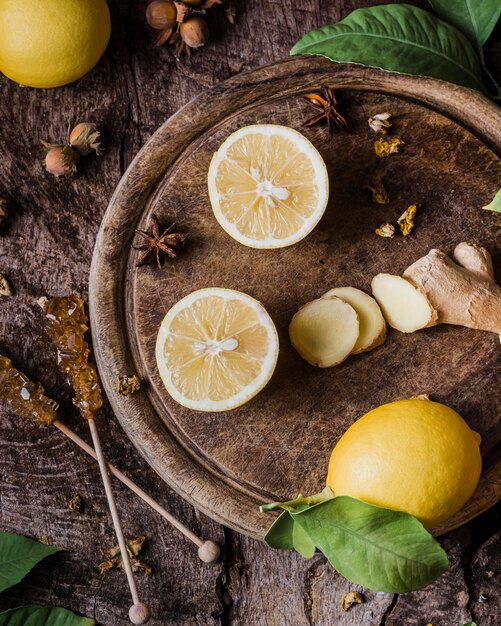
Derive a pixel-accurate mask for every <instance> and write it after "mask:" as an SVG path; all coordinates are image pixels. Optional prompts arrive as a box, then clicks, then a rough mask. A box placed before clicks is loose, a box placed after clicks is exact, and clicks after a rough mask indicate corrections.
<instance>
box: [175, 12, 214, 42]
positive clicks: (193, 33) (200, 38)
mask: <svg viewBox="0 0 501 626" xmlns="http://www.w3.org/2000/svg"><path fill="white" fill-rule="evenodd" d="M179 33H180V35H181V38H182V40H183V41H184V43H185V44H186V45H187V46H189V47H190V48H200V46H203V45H204V44H205V42H206V41H207V39H208V38H209V28H208V26H207V24H206V23H205V21H204V20H203V18H201V17H200V16H198V15H193V16H192V17H189V18H188V19H187V20H186V21H185V22H183V23H182V24H181V25H180V27H179Z"/></svg>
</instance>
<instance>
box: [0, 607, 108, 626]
mask: <svg viewBox="0 0 501 626" xmlns="http://www.w3.org/2000/svg"><path fill="white" fill-rule="evenodd" d="M95 623H96V621H95V620H93V619H90V618H89V617H79V616H78V615H75V614H74V613H72V612H71V611H67V610H66V609H62V608H60V607H56V606H35V605H31V606H20V607H19V608H17V609H12V610H10V611H6V612H5V613H0V626H94V624H95Z"/></svg>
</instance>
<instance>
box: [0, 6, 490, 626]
mask: <svg viewBox="0 0 501 626" xmlns="http://www.w3.org/2000/svg"><path fill="white" fill-rule="evenodd" d="M378 1H379V0H376V1H374V2H372V1H369V0H367V1H364V2H362V1H361V0H345V1H336V2H323V1H319V0H303V1H301V2H296V1H294V0H280V1H278V0H270V1H266V2H264V1H263V0H247V1H245V2H244V1H243V0H237V6H238V11H239V17H238V20H237V24H236V26H235V27H234V28H230V27H229V26H228V25H226V23H225V21H224V19H220V18H216V17H215V15H214V17H213V18H212V23H211V28H212V32H213V36H212V39H211V41H210V42H209V43H208V44H207V45H206V46H205V48H204V49H203V50H201V51H200V52H199V53H197V54H196V55H194V56H193V58H192V59H191V60H189V61H182V62H177V61H176V60H175V59H174V57H173V54H172V50H171V49H169V48H161V49H158V50H154V49H152V48H151V46H150V41H149V36H148V33H147V31H146V30H145V29H144V27H143V24H142V23H141V21H140V20H139V19H138V14H139V12H140V6H139V4H140V3H139V2H136V1H134V0H128V1H126V0H122V1H120V2H119V1H118V0H110V1H109V4H110V8H111V11H112V20H113V34H112V41H111V43H110V46H109V48H108V50H107V52H106V54H105V56H104V57H103V59H102V61H101V62H100V63H99V65H98V66H97V67H96V68H95V70H93V71H92V72H91V73H90V74H89V75H88V76H86V77H85V78H84V79H82V80H81V81H79V82H77V83H75V84H74V85H69V86H67V87H63V88H60V89H57V90H50V91H43V90H40V91H35V90H32V89H21V88H19V87H18V86H17V85H14V84H13V83H11V82H9V81H8V80H7V79H5V78H4V77H1V76H0V122H1V123H0V155H1V159H0V192H4V193H6V194H8V195H9V196H10V197H11V199H12V200H13V201H14V203H15V208H14V209H13V211H12V216H11V218H10V219H9V221H8V223H7V225H6V230H5V234H4V235H3V236H0V271H3V272H5V273H6V275H7V276H9V278H10V279H11V282H12V284H13V287H14V296H13V297H12V298H11V299H9V300H6V299H3V300H2V301H1V302H0V351H2V352H3V353H6V354H8V355H9V356H11V357H12V358H13V359H14V361H15V362H16V364H17V365H18V366H19V367H22V368H23V369H24V370H25V371H26V372H27V373H28V374H29V375H30V376H32V377H33V378H36V379H39V380H40V381H41V382H43V384H44V385H45V386H46V388H47V390H48V392H49V394H50V395H52V396H53V397H55V398H56V399H57V400H58V401H59V402H61V404H62V412H61V416H62V417H63V419H65V421H67V423H68V424H69V425H70V426H71V427H72V428H74V429H75V430H76V431H77V432H78V433H79V434H80V435H81V436H83V437H84V438H85V437H87V432H86V426H85V424H82V423H81V422H80V420H79V418H78V416H77V415H76V414H75V412H74V410H73V407H72V405H71V393H70V390H69V389H68V387H67V385H66V383H65V381H64V379H63V377H62V376H61V375H60V374H59V372H58V370H57V368H56V367H55V366H54V361H53V354H52V352H51V350H50V347H49V343H48V341H47V338H46V336H45V334H44V332H43V330H42V324H41V321H40V318H39V314H38V311H37V307H36V305H35V300H36V299H37V298H38V297H39V296H40V295H42V294H48V295H62V294H65V293H67V292H68V291H71V290H73V291H76V292H78V293H80V294H81V295H83V296H86V295H87V280H88V275H89V269H90V261H91V255H92V250H93V246H94V241H95V238H96V234H97V231H98V228H99V224H100V221H101V218H102V216H103V214H104V211H105V208H106V206H107V204H108V202H109V200H110V198H111V195H112V193H113V190H114V189H115V187H116V185H117V184H118V182H119V180H120V178H121V175H122V174H123V173H124V171H125V169H126V168H127V166H128V165H129V164H130V162H131V161H132V158H133V157H134V155H135V154H136V153H137V151H138V150H139V148H140V147H141V146H142V145H143V144H144V143H145V141H146V140H147V139H148V138H149V137H150V136H151V135H152V134H153V132H154V131H155V130H156V129H157V128H158V127H159V126H160V125H161V124H162V123H163V122H164V121H165V120H166V119H167V118H169V116H170V115H172V114H173V113H175V112H176V111H177V110H178V109H180V108H181V107H182V106H183V105H184V104H186V103H187V102H188V101H189V100H191V99H192V98H193V97H195V96H197V95H198V94H201V93H203V92H204V90H205V89H207V88H210V87H212V86H213V85H214V84H216V83H218V82H219V81H221V80H223V79H226V78H228V77H229V76H232V75H234V74H237V73H238V72H240V71H244V70H248V69H252V68H255V67H258V66H261V65H265V64H268V63H271V62H274V61H278V60H279V59H282V58H285V57H287V55H288V50H289V49H290V47H291V45H292V44H293V43H294V42H295V41H296V40H297V39H298V38H299V37H300V36H301V35H302V34H304V33H305V32H306V31H307V30H309V29H311V28H314V27H317V26H320V25H322V24H326V23H329V22H333V21H336V20H338V19H340V18H342V17H344V16H346V15H347V14H348V13H349V12H350V11H351V10H352V9H354V8H357V7H358V6H362V5H363V6H366V5H369V4H376V3H377V2H378ZM382 1H384V0H382ZM414 4H418V5H420V6H422V7H423V8H426V7H427V3H426V2H425V0H419V1H417V2H414ZM487 59H488V62H489V63H490V65H491V68H492V69H493V71H494V73H495V74H496V75H497V77H498V78H499V76H500V73H501V32H500V30H499V28H498V29H497V30H496V31H495V33H494V36H493V37H492V39H491V40H490V41H489V42H488V45H487ZM69 119H72V120H74V121H76V120H80V119H90V120H91V121H94V122H96V123H98V124H99V125H100V126H101V127H102V128H103V131H104V135H105V143H106V154H105V155H104V157H103V158H101V159H97V158H94V157H91V158H89V159H87V160H86V161H84V162H83V163H82V167H81V170H80V173H79V175H78V176H77V177H76V178H74V179H71V180H59V181H58V180H56V179H54V178H53V177H51V176H49V175H46V174H45V173H44V170H43V167H42V165H41V160H42V158H43V152H42V150H41V148H40V145H39V141H40V140H41V139H45V140H49V141H57V140H61V139H62V138H63V137H64V136H65V132H66V127H67V123H68V120H69ZM100 432H101V435H102V438H103V442H104V445H105V450H106V453H107V455H108V458H109V459H110V460H111V461H112V462H113V463H114V464H115V465H117V466H118V467H120V468H121V469H122V470H124V471H125V472H126V473H127V475H128V476H130V477H131V478H132V479H133V480H134V481H136V482H137V483H138V484H139V485H140V486H141V487H142V488H143V489H145V490H146V491H148V492H149V493H150V494H151V495H152V496H154V497H155V498H156V499H157V500H159V501H160V502H162V503H164V504H165V506H166V507H167V508H168V509H169V510H170V511H172V512H173V513H175V514H176V515H177V516H178V517H179V518H180V519H181V520H182V521H183V522H185V523H186V524H187V525H189V526H190V527H191V528H192V529H193V530H194V531H196V532H198V533H200V535H202V536H206V537H213V538H216V539H219V540H221V542H223V543H224V544H225V554H224V558H223V560H222V562H221V563H219V564H215V565H212V566H205V565H202V564H201V563H200V561H199V560H198V558H197V557H196V555H195V553H194V551H193V548H192V546H191V544H189V543H188V542H187V541H186V540H185V539H184V538H183V537H182V536H180V535H179V534H178V533H176V532H175V531H172V529H171V528H170V527H169V526H168V525H167V524H165V523H164V522H163V521H161V520H160V519H159V518H158V516H156V515H155V514H153V513H150V512H149V510H148V509H146V508H145V506H144V505H143V503H142V502H140V501H138V500H136V499H135V498H133V497H132V496H131V495H130V494H129V493H128V492H127V491H126V490H125V489H124V488H123V487H122V486H121V485H120V484H116V487H115V489H116V494H117V500H118V502H119V505H120V507H121V509H122V510H123V511H124V512H125V511H127V513H126V514H125V513H124V516H125V526H126V533H127V534H128V535H129V536H132V535H135V534H137V533H141V532H144V533H146V535H147V537H148V544H147V546H146V548H145V551H144V560H145V561H146V562H147V563H150V564H151V565H152V566H153V568H154V573H153V574H152V576H151V577H150V578H144V579H140V581H139V586H140V591H141V595H142V597H143V598H144V599H145V600H146V601H148V602H149V603H150V605H151V606H152V608H153V611H154V615H155V618H154V619H153V620H152V622H151V623H152V624H153V626H160V625H161V626H193V625H198V626H213V625H221V626H230V625H236V624H238V625H239V626H266V625H277V626H309V625H313V624H314V625H315V626H319V625H321V626H332V624H333V623H338V620H342V621H340V622H339V623H342V624H349V625H350V626H361V625H363V626H380V625H381V626H382V625H383V624H385V623H386V624H390V620H391V619H392V615H393V614H395V616H396V617H395V619H394V620H393V625H394V626H397V625H398V626H407V625H412V626H415V625H418V626H421V625H422V626H424V625H425V624H427V623H432V624H433V625H434V626H459V624H458V625H456V624H455V623H451V620H450V619H448V616H447V611H448V610H450V611H451V615H453V616H454V620H455V619H456V617H457V616H458V613H457V609H456V606H457V593H456V592H457V590H458V589H460V590H464V589H465V588H464V587H463V586H462V583H460V582H458V583H455V584H454V587H453V588H450V589H449V587H448V585H447V584H444V585H442V586H441V587H435V586H434V587H433V588H430V589H429V590H427V591H426V592H425V593H423V594H422V595H420V596H419V597H417V596H414V595H410V596H402V597H400V598H397V597H394V598H393V597H391V596H389V595H387V594H376V595H375V596H373V595H371V594H369V595H368V602H367V604H366V605H363V606H357V607H354V608H353V609H352V610H351V611H350V612H348V613H346V614H343V615H341V613H340V611H339V605H340V601H341V597H342V594H343V593H344V592H346V591H348V590H349V587H350V586H349V585H348V583H346V581H344V580H343V579H342V578H341V577H339V576H337V575H335V574H333V573H332V571H331V570H330V569H329V568H327V567H325V563H323V561H322V559H321V557H315V558H314V559H312V560H309V561H305V560H303V559H301V558H300V557H297V556H296V555H292V554H283V553H279V552H273V551H271V550H269V549H268V548H267V547H266V546H264V545H263V544H262V543H261V542H258V541H255V540H252V539H249V538H247V537H244V536H242V535H239V534H238V533H234V532H232V531H229V530H228V529H222V528H221V527H220V526H218V525H217V524H215V523H213V522H211V521H210V520H209V519H207V518H206V517H204V516H203V515H201V514H199V513H197V512H196V511H195V510H194V509H193V508H192V507H191V506H190V505H189V504H187V503H186V502H185V501H184V500H182V499H181V498H180V497H179V496H177V495H176V494H175V493H174V492H173V491H172V490H171V489H169V488H168V487H167V486H166V484H165V483H164V482H163V481H162V480H161V479H160V478H158V476H157V475H156V474H155V472H153V471H152V470H151V469H150V467H149V466H148V465H147V464H146V462H145V461H144V460H143V459H142V458H141V457H140V456H139V455H138V454H137V452H136V450H135V448H134V447H133V445H132V444H131V443H130V441H129V439H128V438H127V436H126V435H125V434H124V432H123V430H122V429H121V427H120V426H119V424H118V422H117V420H116V419H115V418H114V416H113V414H112V411H111V410H110V407H109V406H108V405H107V406H106V408H105V411H104V412H103V416H102V420H101V421H100ZM0 442H1V446H2V448H1V454H0V530H9V531H14V532H18V533H23V534H26V535H27V536H31V537H40V536H42V535H45V536H48V537H49V538H50V539H51V540H52V541H53V542H55V543H60V544H63V545H65V546H67V547H68V548H69V549H70V552H69V553H65V554H61V555H55V556H54V557H52V558H51V559H50V560H47V561H46V562H44V563H42V564H41V565H40V566H39V567H37V569H36V570H34V571H33V572H32V573H31V574H30V575H29V576H28V577H27V578H26V579H25V580H24V581H23V582H22V583H20V584H19V585H17V586H16V587H15V588H14V589H12V590H9V591H8V592H6V593H3V594H2V595H0V609H2V610H3V609H6V608H10V607H13V606H16V605H19V604H27V603H30V602H39V603H54V604H59V605H61V606H65V607H67V608H70V609H72V610H74V611H78V612H81V613H82V614H86V615H90V616H94V617H95V618H96V619H97V620H98V622H99V623H100V624H102V625H103V626H127V624H129V621H128V619H127V616H126V613H127V609H128V606H129V603H130V599H129V595H128V592H127V589H126V586H125V580H124V576H123V573H122V572H111V573H109V574H108V575H107V576H106V577H104V578H102V577H101V576H100V575H99V572H98V570H97V563H98V562H99V560H100V554H99V548H101V547H107V546H109V545H110V544H111V543H113V542H114V539H113V533H112V530H111V520H110V519H109V517H108V514H107V512H106V504H105V499H104V494H103V491H102V488H101V486H100V483H99V480H98V479H97V468H96V467H95V466H94V464H93V462H92V461H90V460H89V459H88V458H87V457H86V456H85V455H84V454H83V453H82V452H80V451H79V450H77V449H75V448H74V447H73V444H71V443H70V442H67V441H66V440H65V439H63V438H62V435H61V434H60V433H58V432H57V431H56V430H53V431H50V430H49V431H45V432H43V431H40V430H39V429H37V428H35V427H33V426H32V425H30V424H22V423H21V424H20V423H19V422H18V421H17V420H16V419H15V418H14V417H12V416H11V415H10V414H9V412H8V411H6V410H5V408H4V407H0ZM76 493H80V494H81V495H82V496H83V499H84V501H85V508H84V510H83V512H82V513H75V512H72V511H70V510H69V509H68V508H67V507H68V502H69V500H70V499H71V497H72V496H73V495H75V494H76ZM500 524H501V508H500V507H499V505H498V506H496V507H495V508H493V509H491V510H490V511H488V512H487V513H485V514H484V515H482V516H480V517H479V518H478V519H476V520H475V521H474V522H471V523H469V524H467V525H466V526H465V527H463V528H462V529H460V530H459V531H455V532H453V533H452V534H451V535H450V537H452V538H454V539H455V541H456V542H457V545H459V547H460V550H458V551H453V552H452V554H451V562H452V566H453V568H455V571H456V572H458V575H459V577H460V578H459V581H460V580H463V579H464V581H465V584H466V591H465V593H466V594H467V598H466V601H467V610H466V611H463V612H462V613H460V615H461V616H462V617H463V616H464V615H466V616H467V617H470V616H471V617H472V618H476V619H477V623H478V624H480V625H481V626H484V624H486V625H487V626H495V625H496V626H497V624H498V623H499V622H500V621H501V607H500V606H499V574H498V572H499V571H501V565H500V564H499V555H500V553H501V551H500V543H499V541H500V539H499V532H498V529H499V527H500ZM489 567H492V569H493V570H494V571H495V572H496V576H494V577H493V578H488V579H487V577H486V571H489V570H488V568H489ZM322 572H323V575H320V574H322ZM317 574H318V575H317ZM448 581H450V578H447V579H446V580H445V581H444V582H446V583H447V582H448ZM486 589H487V591H488V593H487V594H486V595H488V596H489V597H490V599H489V602H488V603H486V604H481V603H478V602H477V599H478V594H479V593H480V592H481V591H482V590H483V591H484V592H485V591H486ZM464 599H465V598H464V596H461V602H464ZM404 606H405V612H404V610H403V608H404ZM395 611H397V613H394V612H395ZM333 616H334V617H333ZM464 621H466V620H464Z"/></svg>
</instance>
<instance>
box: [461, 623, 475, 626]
mask: <svg viewBox="0 0 501 626" xmlns="http://www.w3.org/2000/svg"><path fill="white" fill-rule="evenodd" d="M463 626H477V625H476V623H475V622H466V624H463Z"/></svg>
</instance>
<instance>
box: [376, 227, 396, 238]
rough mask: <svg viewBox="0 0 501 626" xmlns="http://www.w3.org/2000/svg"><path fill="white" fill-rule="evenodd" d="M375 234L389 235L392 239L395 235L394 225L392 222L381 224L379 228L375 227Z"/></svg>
mask: <svg viewBox="0 0 501 626" xmlns="http://www.w3.org/2000/svg"><path fill="white" fill-rule="evenodd" d="M375 232H376V235H379V236H380V237H389V238H390V239H393V237H394V236H395V226H393V224H381V226H380V227H379V228H376V231H375Z"/></svg>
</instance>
